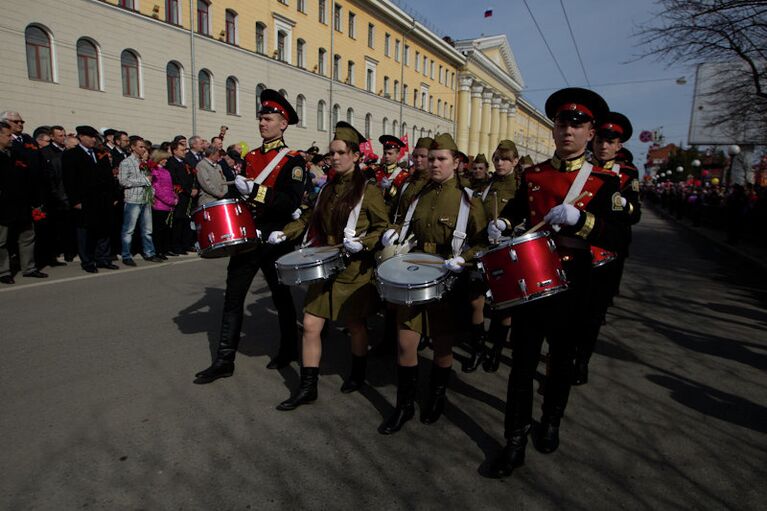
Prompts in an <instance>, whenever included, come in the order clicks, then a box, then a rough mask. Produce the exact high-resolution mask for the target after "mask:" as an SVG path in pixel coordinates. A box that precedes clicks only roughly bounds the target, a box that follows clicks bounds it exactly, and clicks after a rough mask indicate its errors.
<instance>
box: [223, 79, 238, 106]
mask: <svg viewBox="0 0 767 511" xmlns="http://www.w3.org/2000/svg"><path fill="white" fill-rule="evenodd" d="M226 113H228V114H230V115H237V114H238V113H239V85H238V83H237V78H235V77H234V76H230V77H228V78H227V79H226Z"/></svg>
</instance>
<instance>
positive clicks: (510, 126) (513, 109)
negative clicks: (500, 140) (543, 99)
mask: <svg viewBox="0 0 767 511" xmlns="http://www.w3.org/2000/svg"><path fill="white" fill-rule="evenodd" d="M516 113H517V106H516V105H515V104H513V103H512V104H511V105H509V111H508V113H507V114H506V118H507V122H506V138H508V139H509V140H511V141H512V142H514V143H515V144H517V147H519V143H520V141H519V140H514V123H515V115H514V114H516ZM520 150H521V148H520ZM522 156H524V155H522Z"/></svg>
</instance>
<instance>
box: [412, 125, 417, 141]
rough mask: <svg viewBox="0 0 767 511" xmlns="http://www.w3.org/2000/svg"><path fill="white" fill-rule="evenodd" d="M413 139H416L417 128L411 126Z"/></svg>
mask: <svg viewBox="0 0 767 511" xmlns="http://www.w3.org/2000/svg"><path fill="white" fill-rule="evenodd" d="M413 140H415V141H418V128H416V127H415V126H413Z"/></svg>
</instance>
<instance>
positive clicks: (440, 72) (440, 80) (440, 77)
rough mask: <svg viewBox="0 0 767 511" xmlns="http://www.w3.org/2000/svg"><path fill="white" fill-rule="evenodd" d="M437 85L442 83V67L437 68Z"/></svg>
mask: <svg viewBox="0 0 767 511" xmlns="http://www.w3.org/2000/svg"><path fill="white" fill-rule="evenodd" d="M439 83H443V82H442V65H440V66H439Z"/></svg>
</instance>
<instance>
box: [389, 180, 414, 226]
mask: <svg viewBox="0 0 767 511" xmlns="http://www.w3.org/2000/svg"><path fill="white" fill-rule="evenodd" d="M408 186H410V181H405V182H404V183H403V184H402V190H400V191H399V195H397V207H396V208H395V209H394V220H393V222H394V223H395V224H396V223H397V217H398V216H399V206H400V204H402V196H403V195H404V193H405V190H407V187H408Z"/></svg>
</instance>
